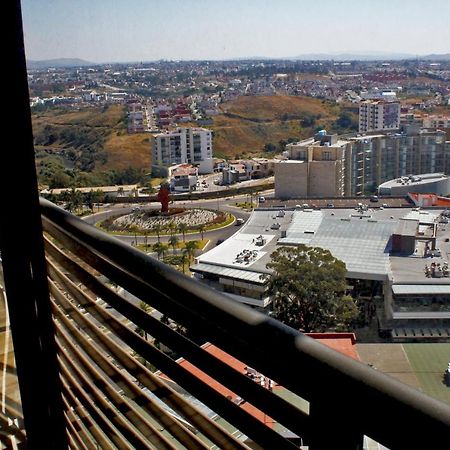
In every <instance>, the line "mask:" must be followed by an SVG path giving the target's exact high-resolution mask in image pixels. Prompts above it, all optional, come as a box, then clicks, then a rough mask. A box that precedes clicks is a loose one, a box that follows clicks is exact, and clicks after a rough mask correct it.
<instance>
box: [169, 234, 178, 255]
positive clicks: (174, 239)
mask: <svg viewBox="0 0 450 450" xmlns="http://www.w3.org/2000/svg"><path fill="white" fill-rule="evenodd" d="M178 241H179V239H178V236H175V235H173V236H170V238H169V245H170V246H171V247H172V251H173V254H175V249H176V248H177V245H178Z"/></svg>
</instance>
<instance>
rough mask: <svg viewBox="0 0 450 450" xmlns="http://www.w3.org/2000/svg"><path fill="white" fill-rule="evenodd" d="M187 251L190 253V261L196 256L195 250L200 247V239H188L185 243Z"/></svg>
mask: <svg viewBox="0 0 450 450" xmlns="http://www.w3.org/2000/svg"><path fill="white" fill-rule="evenodd" d="M184 245H185V249H186V253H187V255H188V262H191V260H192V259H193V258H194V255H195V250H197V249H198V241H188V242H186V243H185V244H184Z"/></svg>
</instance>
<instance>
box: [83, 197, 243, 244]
mask: <svg viewBox="0 0 450 450" xmlns="http://www.w3.org/2000/svg"><path fill="white" fill-rule="evenodd" d="M246 197H247V196H246V195H241V196H239V197H235V198H228V199H223V198H219V199H211V200H192V201H182V202H178V201H175V202H174V205H176V206H177V207H181V208H208V209H215V210H219V211H226V212H229V213H231V214H233V216H235V217H236V218H238V217H240V218H242V219H244V220H247V219H248V218H249V216H250V214H251V212H250V211H246V210H243V209H242V208H238V207H236V206H233V204H234V203H236V202H239V201H245V200H246ZM136 206H137V205H133V204H131V205H130V204H126V205H124V204H122V205H121V204H117V205H110V206H109V207H108V209H107V210H104V211H101V212H98V213H95V214H92V215H90V216H86V217H84V218H83V219H84V220H85V221H86V222H87V223H90V224H91V225H94V224H96V223H98V222H100V221H103V220H105V219H107V218H109V217H112V216H119V215H124V214H129V213H131V212H132V210H133V208H135V207H136ZM139 206H140V208H141V210H143V211H146V210H147V211H149V210H155V209H159V208H160V204H159V203H152V204H149V205H142V204H140V205H139ZM236 231H238V227H237V226H236V225H235V224H234V223H232V224H231V225H228V226H226V227H224V228H219V229H216V230H211V231H205V232H204V233H203V234H204V239H208V240H209V241H210V242H209V243H208V245H207V246H206V247H205V248H204V249H203V251H206V250H208V249H210V248H211V246H213V245H215V244H216V243H217V241H218V240H225V239H227V238H229V237H230V236H231V235H232V234H234V233H236ZM180 236H181V234H180ZM115 237H116V238H118V239H120V240H121V241H123V242H126V243H127V244H129V245H131V244H132V243H135V240H137V241H138V244H144V243H145V237H144V236H143V235H136V236H134V235H115ZM186 238H187V239H189V240H200V239H201V233H187V234H186ZM168 239H169V235H162V236H161V238H160V240H161V242H164V243H167V241H168ZM157 241H158V238H157V236H149V237H148V238H147V243H148V244H153V243H155V242H157Z"/></svg>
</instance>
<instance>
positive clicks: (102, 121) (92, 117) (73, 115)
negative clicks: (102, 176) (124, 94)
mask: <svg viewBox="0 0 450 450" xmlns="http://www.w3.org/2000/svg"><path fill="white" fill-rule="evenodd" d="M125 116H126V107H125V106H123V105H110V106H108V107H107V108H104V107H98V108H97V107H93V108H87V109H82V110H79V111H66V110H63V109H56V110H55V109H51V110H47V111H43V112H38V113H35V114H33V130H34V134H35V136H37V135H39V133H41V132H42V130H43V129H44V127H45V126H48V125H49V126H51V127H55V129H56V130H61V129H63V128H66V129H67V128H68V127H71V126H73V127H74V128H76V129H81V128H83V127H84V128H88V129H89V128H91V129H95V130H97V131H98V132H99V133H101V134H102V136H104V144H103V151H104V152H105V153H106V162H105V163H101V162H97V163H96V166H95V169H94V171H93V172H102V171H105V170H120V169H125V168H127V167H133V168H144V169H149V168H150V162H151V151H150V143H149V136H148V133H138V134H128V133H127V131H126V122H125ZM65 146H66V145H65V144H64V143H62V142H60V141H58V140H57V141H55V142H54V143H52V144H51V147H52V148H61V147H65ZM38 148H39V150H45V146H42V145H39V146H38Z"/></svg>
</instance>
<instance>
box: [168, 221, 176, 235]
mask: <svg viewBox="0 0 450 450" xmlns="http://www.w3.org/2000/svg"><path fill="white" fill-rule="evenodd" d="M167 228H168V229H169V233H170V235H171V236H173V235H174V234H175V231H176V230H177V226H176V225H175V222H174V221H171V222H169V225H167Z"/></svg>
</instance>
